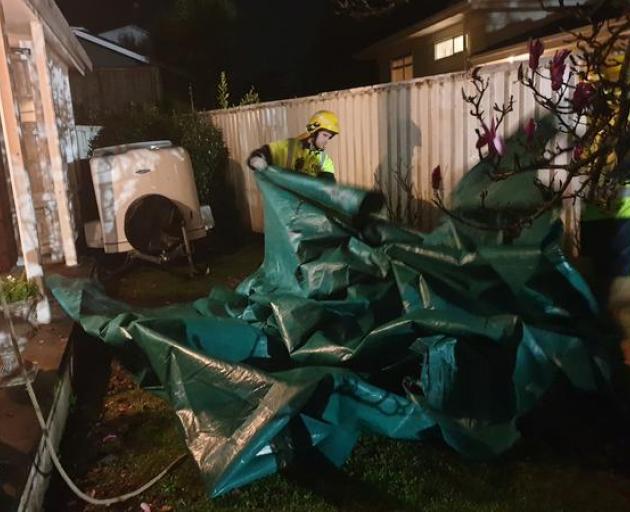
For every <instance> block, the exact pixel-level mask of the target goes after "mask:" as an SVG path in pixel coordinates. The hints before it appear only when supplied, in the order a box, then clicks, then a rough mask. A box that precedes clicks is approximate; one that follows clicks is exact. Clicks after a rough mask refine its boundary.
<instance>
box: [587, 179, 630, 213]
mask: <svg viewBox="0 0 630 512" xmlns="http://www.w3.org/2000/svg"><path fill="white" fill-rule="evenodd" d="M610 219H620V220H622V219H630V183H626V184H625V185H624V186H623V187H621V188H620V189H619V194H618V196H617V199H616V200H615V201H614V202H613V204H612V205H611V207H610V208H608V209H603V208H600V207H598V206H595V205H593V204H590V203H586V204H585V205H584V208H583V209H582V221H584V222H588V221H593V220H610Z"/></svg>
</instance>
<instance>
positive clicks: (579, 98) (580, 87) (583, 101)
mask: <svg viewBox="0 0 630 512" xmlns="http://www.w3.org/2000/svg"><path fill="white" fill-rule="evenodd" d="M594 94H595V87H594V86H593V84H591V83H590V82H580V83H579V84H577V86H576V87H575V92H574V93H573V98H571V103H572V104H573V109H574V110H575V111H576V112H582V110H583V109H584V107H585V106H586V105H588V103H589V102H590V101H591V99H592V98H593V95H594Z"/></svg>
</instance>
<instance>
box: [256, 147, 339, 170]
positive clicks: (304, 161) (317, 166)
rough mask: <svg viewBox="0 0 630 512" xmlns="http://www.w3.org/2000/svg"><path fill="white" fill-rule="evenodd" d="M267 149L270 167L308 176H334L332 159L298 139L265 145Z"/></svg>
mask: <svg viewBox="0 0 630 512" xmlns="http://www.w3.org/2000/svg"><path fill="white" fill-rule="evenodd" d="M267 147H268V148H269V156H270V157H271V161H270V162H267V163H268V164H270V165H276V166H278V167H283V168H285V169H291V170H294V171H300V172H303V173H306V174H308V175H310V176H320V175H321V173H330V174H331V175H332V176H334V174H335V166H334V164H333V161H332V159H331V158H330V156H328V154H327V153H326V152H325V151H322V150H318V149H313V148H311V147H310V145H309V144H308V143H307V142H306V141H302V140H300V139H285V140H278V141H276V142H270V143H269V144H267Z"/></svg>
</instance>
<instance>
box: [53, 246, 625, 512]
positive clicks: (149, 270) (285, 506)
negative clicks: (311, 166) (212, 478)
mask: <svg viewBox="0 0 630 512" xmlns="http://www.w3.org/2000/svg"><path fill="white" fill-rule="evenodd" d="M261 259H262V246H261V242H260V240H258V239H252V240H250V241H248V242H247V243H245V244H244V245H243V246H242V247H241V248H240V249H238V250H236V251H234V252H231V253H225V252H223V251H217V252H216V253H215V254H214V255H213V256H212V259H211V272H210V273H209V274H208V275H206V276H203V277H200V278H196V279H193V280H190V279H188V278H186V277H185V276H184V275H183V273H180V274H177V273H169V272H166V271H164V270H160V269H157V268H154V267H139V268H138V269H136V270H134V271H133V272H130V273H129V274H127V275H125V276H123V277H121V278H120V279H118V280H116V281H115V282H112V283H110V284H109V285H108V291H109V293H110V294H112V295H114V296H117V297H119V298H122V299H124V300H127V301H129V302H132V303H135V304H139V305H140V304H142V305H155V304H159V303H165V302H167V301H170V302H175V301H181V300H191V299H193V298H196V297H199V296H203V295H205V294H206V293H207V291H208V289H209V288H210V287H211V286H212V285H213V284H216V283H222V284H227V285H229V286H234V285H235V284H236V283H238V282H239V281H240V280H241V279H242V278H243V277H244V276H245V275H247V274H248V273H250V272H251V271H252V270H254V269H255V268H256V267H257V265H258V264H259V263H260V260H261ZM77 358H78V361H79V365H77V374H76V381H77V386H76V390H77V395H76V401H75V404H74V407H73V411H72V414H71V417H70V419H69V422H68V427H67V431H66V435H65V437H64V442H63V445H62V454H63V461H64V463H65V464H66V465H67V466H68V468H69V470H70V473H71V474H72V475H73V477H74V478H75V479H76V480H77V482H78V483H79V485H80V487H82V488H83V489H84V490H86V491H87V492H90V493H93V494H94V495H95V496H98V497H109V496H112V495H118V494H122V493H124V492H128V491H130V490H132V489H134V488H136V487H138V486H140V485H142V484H143V483H144V482H145V481H147V480H149V479H150V478H151V477H153V476H154V475H155V474H156V473H157V472H159V471H160V470H161V469H162V468H163V467H164V466H166V465H167V464H168V463H169V462H170V461H171V460H173V459H174V458H175V457H177V456H178V455H179V454H180V453H184V452H185V451H186V447H185V445H184V442H183V436H182V434H181V432H180V430H179V426H178V422H177V418H176V417H175V415H174V414H173V413H172V411H171V409H170V406H169V405H168V404H167V403H165V402H163V401H162V400H160V399H159V398H156V397H155V396H153V395H151V394H150V393H148V392H145V391H143V390H142V389H139V388H138V387H137V386H136V385H135V384H134V383H133V381H132V380H131V377H130V375H129V374H128V373H127V372H126V371H125V370H124V369H123V368H122V367H121V366H120V364H119V363H118V362H117V361H116V360H115V359H113V358H112V354H111V353H110V352H109V350H108V349H107V348H105V347H104V346H102V345H101V344H99V343H98V342H96V341H95V340H92V339H79V340H77ZM625 425H626V426H624V424H623V423H621V421H620V419H619V417H618V415H617V414H616V413H614V412H613V409H612V407H611V406H610V405H609V404H608V403H607V401H606V400H605V399H603V398H601V397H595V396H585V395H578V394H577V393H574V392H572V391H571V390H569V389H568V386H564V385H562V384H561V385H560V386H558V387H557V388H556V390H555V391H554V392H553V393H552V394H550V395H549V396H547V397H546V399H545V400H544V401H543V403H541V404H540V406H539V407H538V408H537V409H536V410H535V411H534V412H533V413H532V414H531V415H529V416H528V417H526V418H524V419H523V421H522V422H521V428H522V431H523V433H524V438H523V440H522V441H521V442H520V443H518V444H517V446H515V447H514V448H513V449H512V450H511V451H510V452H509V453H507V454H505V455H504V456H503V457H500V458H499V459H496V460H493V461H486V462H474V461H467V460H464V459H463V458H462V457H461V456H459V455H458V454H457V453H456V452H454V451H453V450H452V449H450V448H449V447H448V446H446V445H445V444H444V443H443V442H442V441H441V440H440V439H437V438H436V439H433V440H430V441H427V442H423V443H408V442H398V441H391V440H388V439H384V438H378V437H373V436H365V437H364V438H363V439H362V440H361V441H360V442H359V444H358V446H357V447H356V449H355V451H354V453H353V455H352V457H351V458H350V460H349V461H348V462H347V463H346V464H345V465H344V466H343V467H342V468H340V469H336V468H333V467H330V466H328V465H326V464H325V463H323V462H321V461H318V460H308V461H301V462H300V461H298V462H296V464H295V465H293V466H291V467H290V468H288V469H287V470H286V471H284V472H282V473H280V474H277V475H275V476H273V477H270V478H266V479H264V480H261V481H258V482H257V483H255V484H253V485H250V486H248V487H245V488H242V489H239V490H237V491H234V492H232V493H230V494H228V495H226V496H223V497H220V498H217V499H213V500H210V499H209V498H208V497H207V495H206V494H205V491H204V488H203V483H202V480H201V477H200V473H199V470H198V469H197V467H196V465H195V464H194V462H193V461H192V459H191V458H190V457H188V458H187V459H186V460H185V461H184V462H183V463H181V464H180V465H179V466H177V467H176V468H175V469H173V470H172V471H171V472H170V473H169V474H168V475H167V476H166V477H165V478H163V479H162V480H161V481H160V482H159V483H158V484H157V485H156V486H155V487H153V488H152V489H151V490H149V491H148V492H147V493H146V494H145V495H144V496H143V497H142V498H141V499H137V500H133V501H130V502H128V503H125V504H123V505H120V506H117V507H111V508H110V510H121V511H122V510H129V511H138V510H140V503H142V502H145V503H148V504H150V506H151V510H152V511H154V512H155V511H162V512H168V511H185V512H197V511H198V512H202V511H208V512H210V511H241V510H242V511H253V510H283V511H284V512H289V511H294V510H295V511H304V510H308V511H311V510H312V511H322V512H323V511H333V510H344V511H346V510H347V511H355V510H356V511H359V510H375V511H386V510H387V511H389V510H401V511H403V510H409V511H411V510H414V511H415V510H418V511H423V512H438V511H479V512H490V511H510V512H512V511H523V512H525V511H532V512H545V511H567V512H569V511H570V512H579V511H607V512H608V511H627V510H630V436H629V435H628V432H629V431H628V427H627V423H626V424H625ZM45 510H46V511H48V512H51V511H62V512H66V511H67V512H79V511H90V510H97V508H96V507H91V506H88V505H85V504H83V503H82V502H79V500H78V499H76V498H74V497H73V496H72V495H71V494H70V493H69V492H68V491H67V490H66V489H65V488H64V486H63V485H62V484H61V483H60V481H58V480H55V481H54V482H53V484H52V486H51V490H50V492H49V494H48V496H47V505H46V508H45Z"/></svg>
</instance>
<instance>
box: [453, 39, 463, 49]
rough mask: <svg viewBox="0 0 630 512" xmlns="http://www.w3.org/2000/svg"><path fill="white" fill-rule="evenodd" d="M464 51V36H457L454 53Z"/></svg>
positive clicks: (454, 41)
mask: <svg viewBox="0 0 630 512" xmlns="http://www.w3.org/2000/svg"><path fill="white" fill-rule="evenodd" d="M463 51H464V36H463V35H461V36H457V37H456V38H455V39H453V53H459V52H463Z"/></svg>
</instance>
